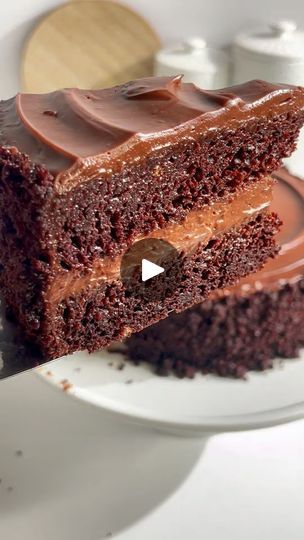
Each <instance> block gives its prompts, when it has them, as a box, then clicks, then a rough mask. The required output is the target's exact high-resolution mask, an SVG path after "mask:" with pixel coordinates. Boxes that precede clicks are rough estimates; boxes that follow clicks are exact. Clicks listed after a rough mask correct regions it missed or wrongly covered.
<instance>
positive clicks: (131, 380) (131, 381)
mask: <svg viewBox="0 0 304 540" xmlns="http://www.w3.org/2000/svg"><path fill="white" fill-rule="evenodd" d="M132 383H133V379H128V380H127V381H126V382H125V384H132Z"/></svg>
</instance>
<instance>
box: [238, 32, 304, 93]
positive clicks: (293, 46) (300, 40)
mask: <svg viewBox="0 0 304 540" xmlns="http://www.w3.org/2000/svg"><path fill="white" fill-rule="evenodd" d="M256 78H260V79H266V80H268V81H270V82H287V83H292V84H297V85H304V32H302V31H300V30H298V29H297V26H296V24H295V23H294V22H292V21H279V22H277V23H273V24H270V25H269V27H268V29H267V28H266V29H265V28H264V29H263V28H260V29H257V30H253V31H252V32H243V33H241V34H239V35H238V36H237V37H236V38H235V40H234V44H233V82H234V83H236V84H237V83H239V82H243V81H245V80H249V79H256Z"/></svg>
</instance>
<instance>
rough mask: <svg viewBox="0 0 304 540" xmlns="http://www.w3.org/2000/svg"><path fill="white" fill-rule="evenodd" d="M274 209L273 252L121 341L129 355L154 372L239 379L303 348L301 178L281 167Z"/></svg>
mask: <svg viewBox="0 0 304 540" xmlns="http://www.w3.org/2000/svg"><path fill="white" fill-rule="evenodd" d="M276 176H277V177H278V184H277V185H276V186H275V195H274V201H273V204H272V206H273V209H274V210H275V211H277V212H278V214H279V215H280V216H281V217H282V219H283V223H284V225H283V228H282V230H281V232H280V237H279V238H280V243H281V246H282V248H281V251H280V254H279V256H278V257H277V258H276V259H274V260H271V261H270V262H268V263H267V264H266V265H265V266H264V268H263V270H261V271H260V272H258V273H257V274H254V275H250V276H247V277H246V278H244V279H243V280H242V281H241V282H240V283H239V284H238V285H237V286H234V287H232V288H230V289H226V290H223V291H217V292H215V293H213V296H212V298H210V299H209V300H206V301H205V302H203V303H202V304H199V305H197V306H195V307H193V308H191V309H189V310H187V311H184V312H183V313H180V314H178V315H177V314H175V315H171V316H170V317H169V318H167V319H166V320H165V321H161V322H160V323H158V324H156V325H153V326H151V327H150V328H147V329H146V330H144V331H142V332H140V333H139V334H136V335H134V336H132V337H131V338H129V339H128V340H127V341H126V346H127V351H128V354H129V355H130V357H131V358H132V359H133V360H135V361H136V362H139V361H141V360H145V361H148V362H151V363H152V364H153V365H154V366H155V368H156V370H157V372H158V373H161V374H167V373H170V372H172V371H173V372H175V373H176V374H177V375H178V376H180V377H184V376H187V377H193V376H194V374H195V372H197V371H201V372H203V373H216V374H218V375H222V376H233V377H244V376H245V374H246V372H247V371H248V370H264V369H266V368H269V367H271V366H272V365H273V359H274V358H276V357H282V358H292V357H296V356H297V355H298V352H299V349H300V348H301V347H304V181H303V180H299V179H297V178H294V177H292V176H290V175H289V174H288V173H287V172H286V171H284V170H282V171H280V172H279V173H278V174H277V175H276Z"/></svg>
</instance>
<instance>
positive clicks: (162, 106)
mask: <svg viewBox="0 0 304 540" xmlns="http://www.w3.org/2000/svg"><path fill="white" fill-rule="evenodd" d="M303 107H304V89H303V88H300V87H296V86H289V85H274V84H270V83H266V82H263V81H250V82H248V83H245V84H241V85H239V86H234V87H231V88H224V89H222V90H215V91H209V90H208V91H207V90H202V89H200V88H198V87H197V86H195V85H194V84H192V83H183V82H182V76H176V77H151V78H146V79H139V80H137V81H131V82H129V83H126V84H123V85H121V86H116V87H114V88H108V89H103V90H79V89H75V88H70V89H64V90H59V91H56V92H52V93H49V94H24V93H21V94H18V95H17V96H16V97H15V98H12V99H10V100H7V101H2V102H1V103H0V143H1V144H3V145H9V146H15V147H17V148H18V149H19V150H20V151H22V152H25V153H26V154H28V155H29V157H30V158H31V160H32V161H33V162H35V163H39V164H43V165H45V166H46V167H47V168H48V169H50V170H51V172H52V173H53V174H54V175H55V176H56V179H55V186H56V187H57V188H58V191H59V192H62V191H66V190H69V189H72V188H73V187H74V186H75V185H77V184H78V183H79V182H83V181H85V180H89V179H91V178H93V177H96V175H97V174H98V175H99V176H102V175H105V176H107V175H109V174H111V173H112V171H113V170H116V169H120V168H121V167H123V166H124V163H125V162H126V161H129V160H137V159H140V157H141V156H142V155H144V154H145V153H149V152H151V151H153V150H154V149H157V148H159V147H162V146H165V145H168V144H171V143H174V142H176V141H178V140H180V139H181V138H183V137H188V138H189V137H191V138H195V137H196V136H198V135H201V134H202V133H203V132H205V131H208V130H214V129H217V128H221V127H223V126H227V128H229V127H231V128H232V127H234V126H237V125H238V124H239V123H240V122H242V121H244V120H247V119H251V118H255V117H258V116H272V115H274V114H277V113H283V112H284V111H286V110H288V111H291V110H299V109H301V108H303Z"/></svg>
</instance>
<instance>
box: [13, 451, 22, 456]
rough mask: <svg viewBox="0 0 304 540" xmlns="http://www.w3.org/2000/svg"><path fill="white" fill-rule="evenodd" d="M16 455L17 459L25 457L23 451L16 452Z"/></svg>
mask: <svg viewBox="0 0 304 540" xmlns="http://www.w3.org/2000/svg"><path fill="white" fill-rule="evenodd" d="M15 454H16V456H17V457H22V456H23V452H22V450H16V452H15Z"/></svg>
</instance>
